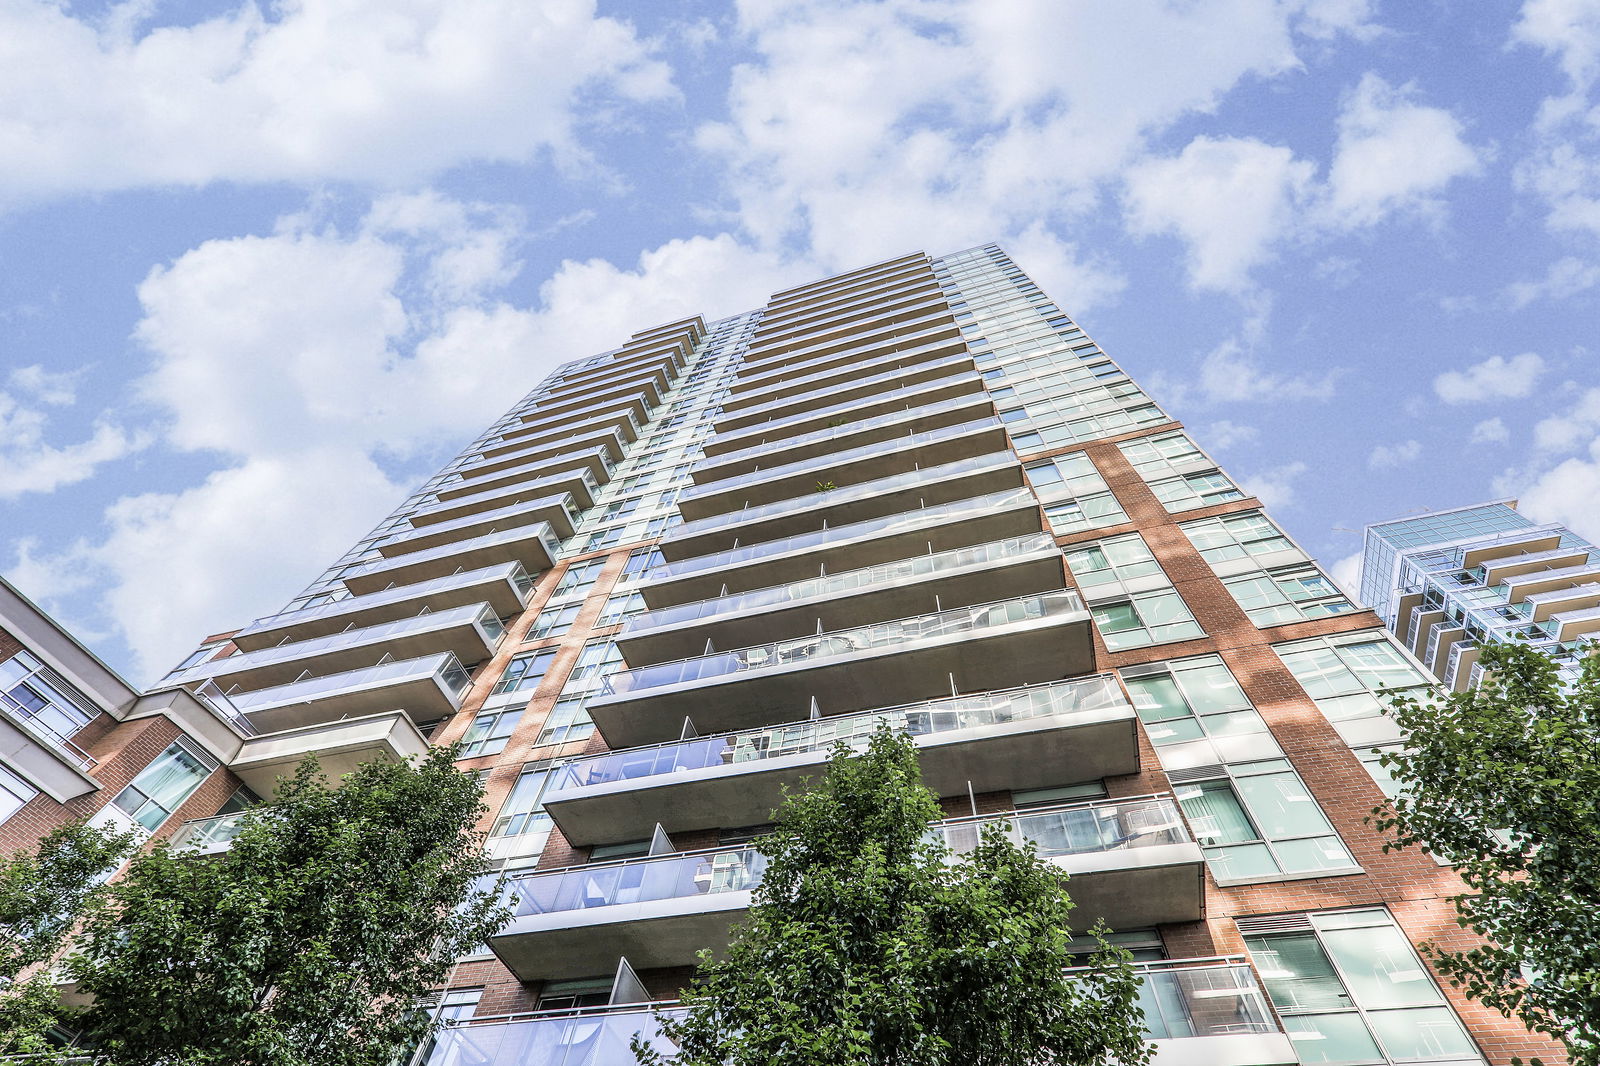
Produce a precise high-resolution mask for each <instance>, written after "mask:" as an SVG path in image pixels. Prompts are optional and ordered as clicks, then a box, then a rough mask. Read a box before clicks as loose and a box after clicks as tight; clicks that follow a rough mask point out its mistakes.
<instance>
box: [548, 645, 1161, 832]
mask: <svg viewBox="0 0 1600 1066" xmlns="http://www.w3.org/2000/svg"><path fill="white" fill-rule="evenodd" d="M880 723H883V724H886V725H888V726H889V727H890V728H892V729H895V730H898V731H900V732H902V733H904V734H906V735H907V736H909V737H911V738H912V740H913V741H914V742H915V743H916V745H917V757H918V759H919V761H920V762H921V764H922V781H923V784H925V785H927V786H928V787H929V788H931V789H932V790H933V791H934V792H936V793H938V794H939V795H941V796H964V795H966V794H967V793H968V790H969V788H970V789H971V791H973V792H993V791H1000V790H1003V789H1014V790H1017V789H1031V788H1049V787H1055V786H1058V785H1060V784H1062V783H1063V782H1078V781H1093V780H1098V779H1100V778H1104V777H1110V776H1115V775H1119V774H1131V773H1135V772H1137V770H1138V767H1139V753H1138V739H1137V730H1138V725H1137V719H1136V717H1135V714H1134V711H1133V707H1132V705H1131V704H1129V702H1128V700H1127V697H1126V696H1124V695H1123V692H1122V689H1121V687H1120V686H1119V685H1118V684H1117V682H1116V679H1115V678H1114V677H1112V676H1110V675H1109V674H1096V675H1093V676H1090V677H1083V678H1074V679H1073V680H1070V681H1057V682H1053V683H1050V684H1044V685H1030V686H1024V687H1021V688H1012V689H1001V690H997V691H993V692H980V693H974V694H972V695H969V696H946V697H943V698H941V699H933V700H924V701H922V702H920V703H913V704H907V705H905V706H900V707H886V708H879V709H875V710H871V711H863V712H860V713H857V714H847V715H837V716H835V717H832V718H818V719H807V720H805V721H798V722H789V723H785V724H782V725H772V726H766V727H763V728H760V729H749V730H743V731H740V732H735V733H721V734H717V735H714V736H708V737H694V738H691V739H687V740H680V741H673V742H669V743H666V744H659V745H655V746H652V747H645V748H629V749H625V750H622V751H613V752H606V753H605V754H602V755H593V756H589V757H586V758H581V759H577V760H575V761H572V762H569V763H565V764H563V765H561V766H559V767H557V768H556V770H555V772H554V774H553V776H552V777H551V779H550V784H549V786H548V787H547V789H546V791H545V795H544V800H543V803H544V808H545V810H546V811H547V812H549V814H550V816H551V817H552V818H554V819H555V822H556V825H557V826H558V827H559V828H560V829H561V832H562V834H563V835H564V836H565V837H566V838H567V839H568V840H569V841H572V842H573V843H576V844H605V843H614V842H620V841H625V840H642V839H644V838H646V837H649V836H650V835H651V833H652V832H653V831H654V829H655V826H656V825H657V824H658V823H659V824H660V825H661V826H662V827H663V828H664V829H666V830H667V832H669V833H677V832H684V831H689V830H694V829H701V828H704V827H705V826H709V825H757V824H759V823H762V822H767V821H770V820H771V817H772V812H773V810H774V809H776V808H777V807H778V806H779V805H780V804H781V803H782V802H783V790H784V789H785V788H789V789H795V788H798V787H799V786H800V784H801V781H802V780H803V779H804V778H806V777H812V778H815V777H816V776H817V775H818V774H819V773H820V772H821V771H822V769H823V767H824V766H825V765H826V763H827V760H828V756H829V753H830V752H831V750H832V749H833V747H834V745H836V744H840V743H843V744H847V745H849V746H850V747H852V748H855V749H858V750H859V749H860V748H863V747H865V745H866V742H867V740H868V738H869V737H871V735H872V733H873V731H874V730H875V729H877V727H878V725H879V724H880Z"/></svg>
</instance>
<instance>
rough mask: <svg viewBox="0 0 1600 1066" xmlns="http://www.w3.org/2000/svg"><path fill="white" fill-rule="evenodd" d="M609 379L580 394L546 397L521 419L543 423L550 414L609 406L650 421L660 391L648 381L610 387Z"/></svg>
mask: <svg viewBox="0 0 1600 1066" xmlns="http://www.w3.org/2000/svg"><path fill="white" fill-rule="evenodd" d="M610 384H611V383H610V382H609V381H607V382H606V383H605V384H604V385H596V386H595V387H594V388H593V389H591V390H589V391H588V394H587V395H584V394H583V392H582V391H581V390H578V391H574V392H573V393H571V394H570V395H568V396H547V397H544V398H541V399H540V400H539V401H538V403H537V404H536V405H535V406H534V407H533V408H532V409H531V410H529V411H527V412H526V413H525V414H523V416H522V420H523V421H524V422H528V423H533V422H545V421H548V420H549V419H550V417H551V416H553V415H565V416H567V417H576V416H580V415H581V416H583V417H588V415H589V414H591V413H594V412H596V411H599V410H602V409H605V410H609V409H611V408H612V407H613V406H616V407H621V408H622V409H624V410H627V411H631V412H632V413H633V417H634V418H636V419H638V420H639V421H640V422H648V421H649V420H650V409H651V408H653V407H654V406H655V405H656V404H658V403H660V402H661V393H660V392H658V391H657V390H656V387H655V384H654V383H653V382H651V381H641V382H639V383H638V384H636V385H628V386H626V387H624V388H620V389H614V388H610V387H609V386H610Z"/></svg>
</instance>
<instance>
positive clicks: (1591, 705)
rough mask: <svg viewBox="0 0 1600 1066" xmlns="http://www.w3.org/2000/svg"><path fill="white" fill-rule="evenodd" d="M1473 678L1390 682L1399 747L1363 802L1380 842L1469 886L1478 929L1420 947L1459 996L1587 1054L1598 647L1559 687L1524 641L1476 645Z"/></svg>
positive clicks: (1596, 1058) (1595, 1029)
mask: <svg viewBox="0 0 1600 1066" xmlns="http://www.w3.org/2000/svg"><path fill="white" fill-rule="evenodd" d="M1479 662H1480V663H1481V664H1482V665H1483V666H1484V668H1485V675H1484V680H1483V683H1482V685H1481V686H1480V687H1478V688H1476V689H1472V690H1470V691H1467V692H1461V693H1452V694H1448V695H1441V696H1438V697H1436V698H1431V699H1430V698H1423V699H1417V698H1411V697H1406V696H1397V697H1396V698H1395V699H1394V700H1393V710H1392V713H1393V715H1394V718H1395V720H1396V721H1397V722H1398V723H1399V724H1400V725H1401V727H1402V728H1404V729H1405V731H1406V733H1407V734H1408V740H1407V743H1406V747H1405V749H1404V750H1397V751H1393V752H1390V753H1387V754H1385V755H1384V756H1383V758H1382V763H1383V765H1384V766H1385V767H1386V768H1387V769H1388V772H1389V774H1390V776H1391V777H1392V778H1393V780H1394V785H1395V795H1394V798H1393V800H1392V801H1391V804H1390V807H1389V808H1387V809H1386V808H1379V809H1378V810H1377V811H1375V812H1374V815H1375V820H1376V824H1377V825H1378V827H1379V828H1380V829H1381V830H1384V831H1386V832H1388V833H1390V834H1391V835H1392V843H1390V844H1388V845H1386V846H1387V847H1402V848H1403V847H1423V848H1426V849H1427V850H1428V851H1429V852H1431V853H1432V854H1433V855H1435V856H1436V857H1437V858H1438V859H1440V860H1441V861H1443V862H1447V863H1450V864H1452V865H1453V866H1455V868H1456V872H1457V873H1458V874H1460V876H1461V878H1462V880H1464V881H1465V882H1466V884H1467V885H1468V887H1469V890H1470V891H1468V892H1466V893H1464V894H1462V895H1461V896H1458V897H1457V898H1456V899H1455V908H1456V920H1457V923H1458V924H1459V925H1460V926H1462V927H1463V928H1466V929H1471V930H1472V931H1473V932H1475V933H1477V934H1478V935H1480V936H1482V937H1484V938H1486V940H1487V941H1488V942H1487V943H1485V944H1483V945H1481V946H1478V947H1473V948H1471V949H1468V950H1465V951H1450V950H1444V949H1442V948H1440V947H1438V946H1437V945H1433V944H1425V945H1424V948H1425V950H1427V951H1428V953H1429V955H1430V956H1431V957H1432V958H1433V960H1434V962H1435V963H1436V964H1437V965H1438V967H1439V969H1440V971H1441V972H1442V973H1443V974H1444V975H1445V976H1446V977H1447V978H1448V979H1449V980H1450V981H1451V982H1452V983H1453V984H1455V985H1457V986H1458V987H1460V988H1462V989H1463V990H1465V991H1466V993H1467V994H1468V995H1469V996H1472V997H1473V998H1475V999H1478V1000H1480V1001H1481V1002H1483V1003H1485V1004H1487V1005H1489V1006H1491V1007H1494V1008H1496V1009H1497V1010H1499V1011H1501V1012H1502V1013H1504V1014H1506V1015H1507V1016H1508V1017H1509V1016H1515V1017H1518V1018H1520V1019H1521V1020H1522V1021H1523V1023H1524V1024H1526V1025H1527V1026H1528V1027H1529V1028H1530V1029H1533V1030H1535V1031H1537V1032H1542V1033H1545V1034H1548V1035H1549V1036H1551V1037H1553V1038H1555V1039H1556V1040H1559V1041H1562V1042H1564V1043H1565V1045H1566V1047H1567V1049H1568V1051H1569V1052H1570V1053H1571V1056H1572V1061H1573V1062H1575V1063H1579V1064H1581V1066H1600V659H1596V658H1593V657H1591V658H1588V659H1586V660H1585V661H1584V663H1583V669H1582V674H1581V676H1580V678H1579V680H1578V682H1577V684H1576V685H1574V686H1572V687H1571V688H1570V690H1567V691H1563V689H1562V686H1561V684H1560V682H1559V678H1558V675H1557V671H1556V667H1555V666H1554V664H1553V663H1552V662H1551V661H1550V659H1548V658H1547V657H1546V656H1544V655H1542V654H1540V653H1539V652H1537V651H1535V650H1534V649H1531V648H1529V647H1526V646H1523V645H1515V644H1497V645H1490V646H1488V647H1486V648H1484V649H1483V652H1482V656H1481V658H1480V659H1479Z"/></svg>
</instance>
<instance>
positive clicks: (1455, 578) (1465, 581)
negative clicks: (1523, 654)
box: [1361, 500, 1600, 692]
mask: <svg viewBox="0 0 1600 1066" xmlns="http://www.w3.org/2000/svg"><path fill="white" fill-rule="evenodd" d="M1516 507H1517V505H1516V501H1515V500H1495V501H1493V502H1491V503H1480V504H1474V505H1472V506H1470V507H1457V508H1453V509H1450V510H1441V511H1429V512H1426V513H1424V514H1417V515H1409V516H1407V517H1404V518H1395V519H1391V520H1390V521H1387V522H1377V523H1374V524H1372V525H1369V526H1368V527H1367V529H1366V537H1365V542H1364V547H1363V551H1362V557H1361V596H1362V599H1363V600H1365V601H1366V602H1367V603H1370V604H1372V605H1373V608H1374V610H1376V611H1377V613H1378V617H1380V618H1381V619H1383V624H1384V625H1386V626H1388V627H1389V629H1390V630H1391V631H1393V632H1394V634H1395V635H1396V636H1398V637H1399V638H1400V639H1401V641H1402V642H1403V643H1405V645H1406V646H1407V647H1408V648H1410V649H1411V651H1412V653H1413V654H1415V655H1416V656H1417V657H1418V658H1420V659H1421V661H1422V664H1423V665H1424V666H1426V667H1427V668H1428V670H1429V671H1431V672H1432V673H1433V675H1434V676H1435V677H1437V678H1438V679H1439V680H1440V681H1442V682H1443V683H1444V684H1446V685H1448V686H1450V687H1451V688H1452V689H1454V690H1455V691H1457V692H1462V691H1465V690H1466V689H1468V688H1470V687H1472V686H1473V685H1474V684H1476V683H1477V680H1478V678H1479V676H1480V673H1481V668H1480V667H1479V666H1478V655H1479V653H1480V651H1481V650H1482V648H1483V646H1484V645H1485V644H1495V643H1500V642H1507V641H1517V642H1521V643H1526V644H1529V645H1531V646H1533V647H1535V648H1538V649H1539V650H1541V651H1543V652H1545V653H1546V654H1548V655H1550V656H1551V657H1552V658H1553V659H1554V660H1555V662H1556V664H1557V667H1558V669H1559V671H1560V674H1561V676H1562V678H1563V680H1565V681H1567V682H1569V683H1570V682H1572V681H1574V680H1575V679H1576V678H1577V675H1578V673H1579V671H1580V669H1581V665H1580V664H1581V661H1582V657H1583V656H1584V655H1585V654H1586V651H1585V646H1586V644H1587V643H1588V642H1589V641H1591V640H1593V639H1594V637H1595V635H1596V634H1597V633H1600V548H1596V547H1595V546H1594V545H1593V544H1590V543H1589V542H1588V541H1587V540H1585V539H1583V538H1582V537H1580V536H1578V535H1577V534H1576V533H1574V532H1572V531H1571V530H1570V529H1568V528H1567V527H1566V526H1563V525H1560V524H1558V523H1553V522H1546V523H1540V522H1535V521H1533V520H1532V519H1531V518H1529V517H1527V516H1526V515H1524V514H1522V513H1521V512H1519V511H1518V510H1517V509H1516Z"/></svg>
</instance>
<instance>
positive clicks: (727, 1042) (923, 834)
mask: <svg viewBox="0 0 1600 1066" xmlns="http://www.w3.org/2000/svg"><path fill="white" fill-rule="evenodd" d="M939 816H940V811H939V806H938V803H937V801H936V800H935V797H934V795H933V793H931V792H930V791H929V790H928V789H926V788H924V787H923V786H922V784H921V773H920V769H919V767H918V764H917V756H916V749H915V747H914V746H913V744H912V742H911V740H910V739H909V738H907V737H906V736H904V735H903V734H901V733H899V732H896V731H893V730H891V729H889V728H888V727H887V726H881V727H880V728H879V729H878V730H877V732H876V733H875V734H874V735H873V737H872V738H871V741H870V743H869V744H868V746H867V748H866V750H865V751H864V752H863V753H861V754H860V755H856V754H853V753H851V752H850V750H849V749H848V748H846V747H845V746H844V745H840V746H838V747H837V748H835V749H834V751H833V753H832V756H831V758H830V760H829V764H828V769H827V773H826V775H825V776H824V777H823V778H822V780H821V782H820V783H818V784H817V786H816V787H815V788H813V789H811V790H809V791H804V792H800V793H797V794H794V795H790V796H788V797H787V799H786V802H785V804H784V806H783V808H782V809H781V810H780V811H779V812H778V815H777V828H776V831H775V832H774V833H773V834H772V835H771V836H768V837H765V838H763V839H762V841H761V842H760V848H761V851H762V853H763V854H764V855H765V856H766V857H767V867H766V872H765V875H764V877H763V880H762V882H761V884H760V887H759V888H758V889H757V890H756V893H755V897H754V900H753V905H752V906H751V909H750V912H749V916H748V918H747V920H746V921H745V922H744V923H743V925H742V926H741V927H740V928H739V929H738V930H737V931H736V933H735V935H734V937H733V940H732V943H731V945H730V947H729V950H728V953H727V956H726V957H725V958H724V959H722V960H720V961H714V960H713V959H712V958H711V957H710V955H709V954H702V957H701V965H700V971H699V974H698V975H697V977H696V978H695V980H694V983H693V985H692V986H691V988H690V989H689V990H688V991H687V992H686V993H685V995H684V997H683V1003H684V1005H685V1006H686V1007H687V1009H688V1010H687V1014H686V1015H684V1016H683V1017H681V1018H670V1017H666V1016H664V1018H663V1029H664V1035H666V1036H667V1037H668V1038H669V1039H671V1040H672V1041H674V1042H675V1043H676V1044H678V1046H679V1047H680V1049H681V1050H680V1052H679V1054H678V1056H677V1057H676V1059H674V1060H672V1061H673V1062H674V1063H676V1066H756V1064H759V1066H934V1064H939V1066H944V1064H947V1063H957V1062H958V1063H963V1064H970V1066H1044V1064H1047V1063H1048V1064H1052V1066H1061V1064H1068V1063H1071V1064H1077V1066H1090V1064H1103V1063H1109V1062H1112V1061H1115V1062H1118V1063H1120V1064H1122V1066H1140V1064H1142V1063H1144V1062H1146V1061H1147V1059H1148V1056H1149V1051H1148V1045H1147V1044H1146V1043H1145V1040H1144V1036H1143V1025H1142V1018H1141V1015H1140V1012H1139V1008H1138V1007H1137V1005H1136V1002H1135V1000H1136V997H1137V995H1138V991H1139V978H1138V976H1137V974H1135V973H1134V971H1133V970H1132V968H1131V966H1130V963H1129V956H1128V955H1127V953H1126V952H1122V951H1121V950H1120V949H1116V948H1113V947H1111V946H1110V945H1107V944H1106V943H1105V942H1104V940H1103V939H1102V940H1101V941H1100V950H1099V951H1097V952H1096V953H1095V954H1093V955H1091V956H1090V957H1088V958H1084V959H1076V960H1075V959H1074V958H1073V956H1072V953H1071V950H1070V947H1069V945H1070V942H1071V940H1072V933H1071V931H1070V930H1069V922H1068V919H1069V916H1070V913H1071V911H1072V906H1073V905H1072V902H1071V900H1070V899H1069V897H1068V895H1067V892H1066V889H1065V888H1064V886H1063V882H1064V880H1065V878H1064V876H1063V874H1062V873H1061V872H1060V871H1059V870H1057V869H1055V868H1054V867H1051V866H1050V865H1048V864H1046V863H1044V862H1042V861H1041V860H1040V859H1039V858H1038V857H1037V855H1036V854H1035V853H1034V850H1033V849H1032V847H1031V846H1029V847H1027V848H1022V847H1018V846H1016V845H1014V844H1012V843H1011V842H1010V841H1009V840H1007V839H1006V838H1005V837H1004V836H1003V835H1002V834H1001V833H1000V832H999V831H998V830H993V831H989V832H986V833H985V834H984V835H983V837H982V840H981V842H980V844H979V845H978V847H977V848H976V849H975V850H974V851H972V852H970V853H969V854H967V855H964V856H960V857H956V856H953V855H951V854H950V853H949V851H948V849H947V848H946V847H945V846H944V844H943V843H942V842H939V841H935V840H933V839H931V838H930V836H929V834H928V823H929V822H930V821H933V820H935V819H937V818H938V817H939ZM1096 933H1097V934H1098V930H1096ZM1074 962H1079V963H1084V964H1086V965H1085V966H1084V968H1083V969H1080V970H1077V971H1074V972H1071V973H1069V972H1068V971H1067V967H1069V966H1070V965H1072V964H1074ZM634 1050H635V1054H636V1055H637V1056H638V1058H639V1060H640V1062H642V1063H646V1064H655V1063H661V1062H663V1061H664V1060H663V1059H662V1058H661V1056H660V1055H659V1054H657V1053H655V1052H653V1051H652V1050H651V1049H649V1048H647V1047H644V1046H643V1045H642V1044H637V1043H636V1045H635V1049H634Z"/></svg>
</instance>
